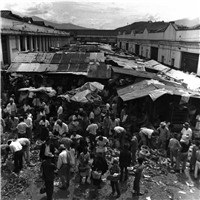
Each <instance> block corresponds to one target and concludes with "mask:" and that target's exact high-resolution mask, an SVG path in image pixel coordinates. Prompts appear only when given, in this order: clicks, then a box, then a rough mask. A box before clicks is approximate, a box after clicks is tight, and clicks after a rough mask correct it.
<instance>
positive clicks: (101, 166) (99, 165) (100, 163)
mask: <svg viewBox="0 0 200 200" xmlns="http://www.w3.org/2000/svg"><path fill="white" fill-rule="evenodd" d="M92 170H97V171H102V174H105V173H106V172H107V170H108V164H107V162H106V159H105V158H104V157H103V156H100V155H97V156H96V157H95V158H94V162H93V167H92Z"/></svg>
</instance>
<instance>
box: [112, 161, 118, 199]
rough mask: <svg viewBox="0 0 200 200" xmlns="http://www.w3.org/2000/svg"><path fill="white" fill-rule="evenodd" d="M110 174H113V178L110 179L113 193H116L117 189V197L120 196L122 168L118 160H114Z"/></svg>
mask: <svg viewBox="0 0 200 200" xmlns="http://www.w3.org/2000/svg"><path fill="white" fill-rule="evenodd" d="M110 174H111V175H112V177H113V178H112V179H111V181H110V184H111V187H112V195H114V194H115V190H116V191H117V197H120V190H119V177H120V168H119V164H118V160H116V159H114V160H113V165H112V167H111V168H110Z"/></svg>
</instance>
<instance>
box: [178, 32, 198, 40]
mask: <svg viewBox="0 0 200 200" xmlns="http://www.w3.org/2000/svg"><path fill="white" fill-rule="evenodd" d="M176 41H191V42H199V41H200V30H185V31H176Z"/></svg>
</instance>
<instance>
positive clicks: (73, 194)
mask: <svg viewBox="0 0 200 200" xmlns="http://www.w3.org/2000/svg"><path fill="white" fill-rule="evenodd" d="M37 153H38V152H36V151H33V152H32V157H34V159H35V163H36V166H34V167H32V168H30V167H26V168H25V169H24V170H23V172H22V173H20V175H19V176H18V177H16V176H15V175H13V174H12V173H10V172H9V171H8V170H7V169H6V168H5V167H2V177H1V194H2V199H4V200H8V199H9V200H29V199H30V200H45V199H46V195H45V194H42V195H41V194H40V193H39V190H40V188H41V186H42V185H43V182H42V180H41V179H40V178H39V168H40V163H38V162H37V161H36V157H37ZM34 159H33V158H32V160H34ZM145 165H146V168H145V170H144V178H142V181H141V191H142V192H144V193H145V194H144V195H143V196H140V197H136V196H133V195H132V192H131V191H132V187H133V181H134V176H133V175H131V174H130V175H129V179H128V181H127V182H126V183H122V184H121V183H120V190H121V196H120V197H119V198H118V199H121V200H122V199H123V200H168V199H169V200H199V199H200V183H199V180H198V181H195V180H194V179H193V177H192V176H190V174H189V172H188V169H187V170H186V173H185V174H175V173H171V172H170V170H168V169H167V168H166V167H165V166H163V167H161V168H155V169H154V168H153V167H150V166H149V165H148V164H145ZM103 180H104V182H103V183H102V188H101V189H99V190H98V191H97V192H95V191H94V188H93V186H92V184H90V185H84V184H83V185H79V183H78V181H79V177H78V175H77V174H75V175H73V176H72V178H71V184H70V187H69V188H68V190H64V191H63V190H60V189H59V188H58V187H57V186H55V187H54V198H55V199H57V200H62V199H69V200H93V199H99V200H104V199H105V200H114V199H116V198H115V197H112V196H110V194H111V186H110V184H109V181H107V180H106V175H105V177H103ZM57 183H58V178H56V179H55V185H57Z"/></svg>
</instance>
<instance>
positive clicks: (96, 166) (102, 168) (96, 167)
mask: <svg viewBox="0 0 200 200" xmlns="http://www.w3.org/2000/svg"><path fill="white" fill-rule="evenodd" d="M90 158H91V159H94V160H93V163H92V176H91V180H92V181H93V184H94V185H95V186H97V188H98V189H100V188H101V186H100V184H101V182H102V180H101V176H102V175H103V174H105V173H106V172H107V170H108V164H107V162H106V159H105V158H104V157H103V156H102V155H101V153H98V154H90ZM95 171H97V172H101V176H100V177H99V178H98V179H96V178H94V177H93V173H94V172H95Z"/></svg>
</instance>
